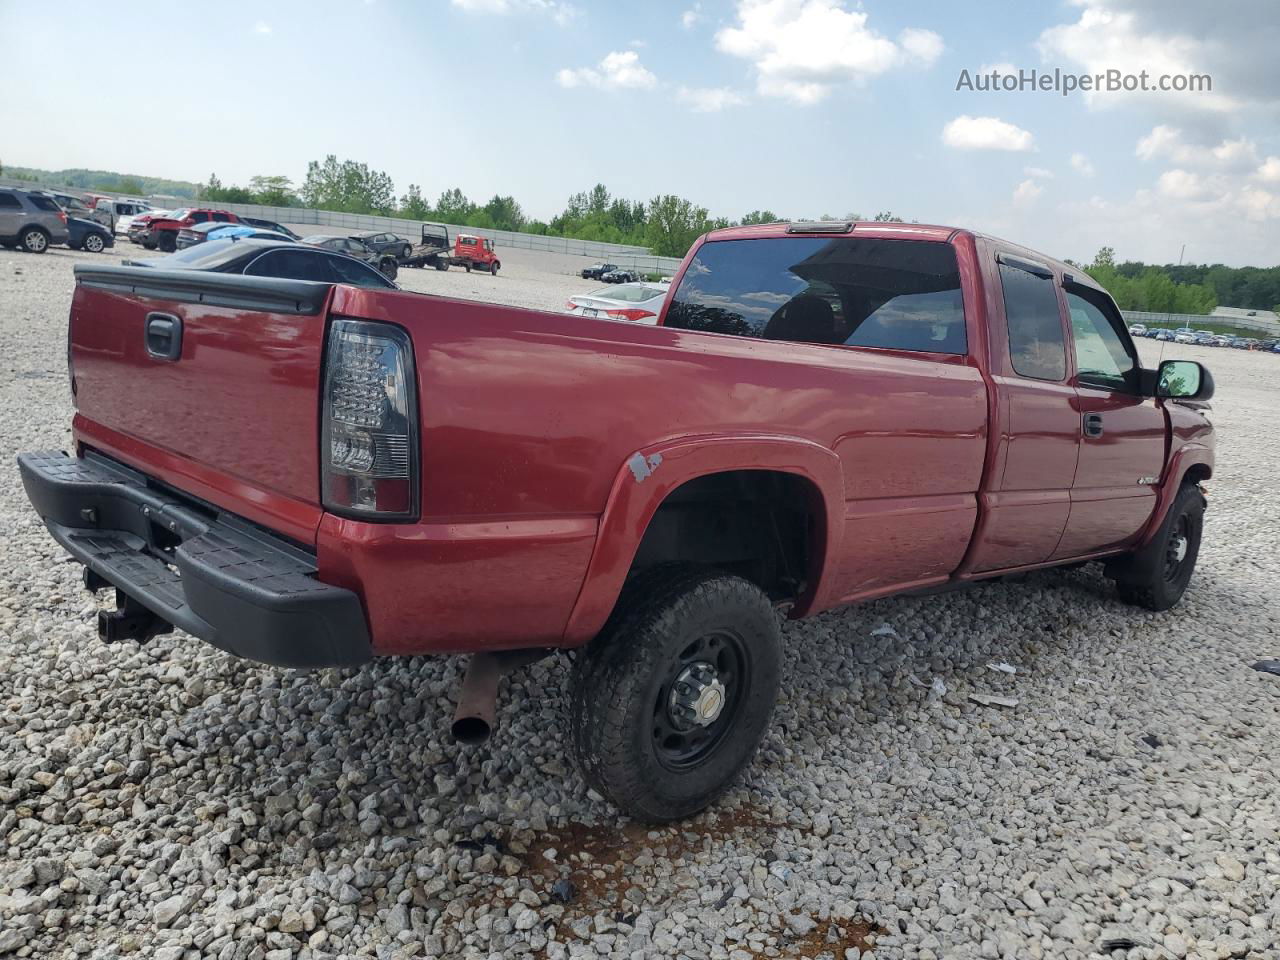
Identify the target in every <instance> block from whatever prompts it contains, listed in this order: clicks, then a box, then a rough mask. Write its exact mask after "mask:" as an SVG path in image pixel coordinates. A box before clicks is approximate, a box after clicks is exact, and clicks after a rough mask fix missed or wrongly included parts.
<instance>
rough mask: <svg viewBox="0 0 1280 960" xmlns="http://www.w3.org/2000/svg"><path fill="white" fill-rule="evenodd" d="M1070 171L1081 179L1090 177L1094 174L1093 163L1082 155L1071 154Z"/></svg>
mask: <svg viewBox="0 0 1280 960" xmlns="http://www.w3.org/2000/svg"><path fill="white" fill-rule="evenodd" d="M1071 169H1072V170H1074V171H1075V172H1076V173H1078V174H1080V176H1082V177H1092V176H1093V175H1094V173H1095V172H1096V171H1095V170H1094V166H1093V162H1092V161H1091V160H1090V159H1089V158H1088V157H1086V156H1085V155H1084V154H1083V153H1073V154H1072V155H1071Z"/></svg>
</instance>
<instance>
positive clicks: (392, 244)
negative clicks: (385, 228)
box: [354, 233, 413, 260]
mask: <svg viewBox="0 0 1280 960" xmlns="http://www.w3.org/2000/svg"><path fill="white" fill-rule="evenodd" d="M354 239H356V240H359V241H360V242H361V243H363V244H364V245H365V246H366V247H369V248H370V249H371V250H376V251H378V253H385V254H388V255H389V256H392V257H395V258H396V259H397V260H404V259H407V258H408V256H409V255H410V254H411V253H413V244H411V243H410V242H409V241H408V240H406V239H405V238H404V237H397V236H396V235H395V234H394V233H357V234H356V235H355V237H354Z"/></svg>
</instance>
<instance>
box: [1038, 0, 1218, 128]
mask: <svg viewBox="0 0 1280 960" xmlns="http://www.w3.org/2000/svg"><path fill="white" fill-rule="evenodd" d="M1145 2H1146V0H1075V3H1076V5H1078V6H1081V7H1083V8H1084V9H1083V10H1082V11H1081V13H1080V19H1079V20H1077V21H1076V22H1075V23H1067V24H1060V25H1058V26H1056V27H1050V28H1049V29H1047V30H1045V31H1044V32H1043V33H1041V34H1040V39H1039V40H1038V41H1037V43H1036V46H1037V47H1038V49H1039V51H1040V55H1041V57H1042V58H1043V59H1044V60H1045V61H1046V62H1047V63H1053V64H1057V63H1063V62H1064V61H1065V62H1066V64H1069V65H1071V66H1075V67H1078V68H1080V71H1081V72H1083V73H1088V74H1095V75H1096V74H1104V73H1106V72H1107V71H1108V70H1112V69H1115V70H1119V71H1121V72H1122V73H1126V74H1139V73H1141V72H1142V71H1144V70H1145V71H1146V72H1147V73H1148V74H1149V75H1150V77H1151V80H1152V81H1153V82H1154V81H1155V80H1156V79H1157V78H1159V77H1160V76H1164V75H1168V76H1175V75H1179V74H1184V75H1185V74H1203V73H1212V71H1209V70H1207V69H1206V53H1205V47H1204V44H1203V42H1202V41H1201V40H1200V39H1198V38H1197V37H1196V36H1195V35H1194V34H1192V33H1191V32H1189V31H1187V30H1183V29H1180V26H1181V25H1180V24H1178V23H1177V18H1176V16H1169V17H1163V18H1159V17H1157V18H1152V17H1145V18H1144V17H1143V16H1141V15H1140V14H1144V13H1146V14H1149V13H1150V12H1151V11H1150V10H1144V9H1142V8H1143V6H1144V3H1145ZM1148 5H1149V4H1148ZM1215 79H1216V78H1215ZM1134 97H1142V98H1147V99H1153V100H1163V101H1165V102H1166V103H1176V104H1178V105H1179V106H1183V107H1189V108H1192V109H1196V110H1218V111H1222V110H1231V109H1234V108H1235V107H1236V101H1234V100H1233V99H1232V98H1230V97H1227V96H1225V95H1224V94H1221V93H1213V92H1208V93H1206V92H1200V91H1196V92H1190V91H1187V92H1172V91H1170V92H1151V91H1148V92H1130V91H1124V90H1119V91H1114V92H1107V91H1101V92H1095V91H1091V92H1089V93H1086V94H1085V99H1086V102H1088V103H1090V104H1094V105H1101V104H1110V103H1117V102H1120V101H1122V100H1125V99H1132V98H1134Z"/></svg>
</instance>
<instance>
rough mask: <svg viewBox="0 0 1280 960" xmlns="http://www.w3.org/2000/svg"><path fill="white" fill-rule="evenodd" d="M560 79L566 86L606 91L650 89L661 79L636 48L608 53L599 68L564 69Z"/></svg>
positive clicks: (560, 82) (563, 85) (561, 84)
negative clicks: (655, 74) (642, 61)
mask: <svg viewBox="0 0 1280 960" xmlns="http://www.w3.org/2000/svg"><path fill="white" fill-rule="evenodd" d="M556 82H557V83H559V84H560V86H562V87H600V88H601V89H605V90H627V89H630V90H646V89H649V88H651V87H654V86H656V85H657V83H658V78H657V77H655V76H654V75H653V74H652V73H650V72H649V71H648V70H647V69H645V67H644V65H643V64H641V63H640V54H638V53H636V52H635V51H634V50H614V51H613V52H612V53H609V54H606V55H605V58H604V59H603V60H601V61H600V63H599V64H598V65H597V66H596V67H594V68H593V67H578V68H577V69H573V70H570V69H567V68H566V69H564V70H560V71H558V72H557V73H556Z"/></svg>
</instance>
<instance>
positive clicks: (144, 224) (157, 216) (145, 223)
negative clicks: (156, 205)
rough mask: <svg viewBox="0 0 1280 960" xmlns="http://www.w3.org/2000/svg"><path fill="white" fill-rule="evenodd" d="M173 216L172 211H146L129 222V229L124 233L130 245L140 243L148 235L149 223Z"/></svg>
mask: <svg viewBox="0 0 1280 960" xmlns="http://www.w3.org/2000/svg"><path fill="white" fill-rule="evenodd" d="M172 215H173V211H172V210H147V211H144V212H143V213H140V214H138V215H137V216H136V217H133V218H132V219H131V220H130V221H129V228H128V229H127V230H125V231H124V234H125V236H126V237H128V238H129V242H130V243H139V244H140V243H142V240H143V238H144V237H147V236H149V235H150V229H151V221H152V220H161V219H163V218H165V217H170V216H172Z"/></svg>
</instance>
